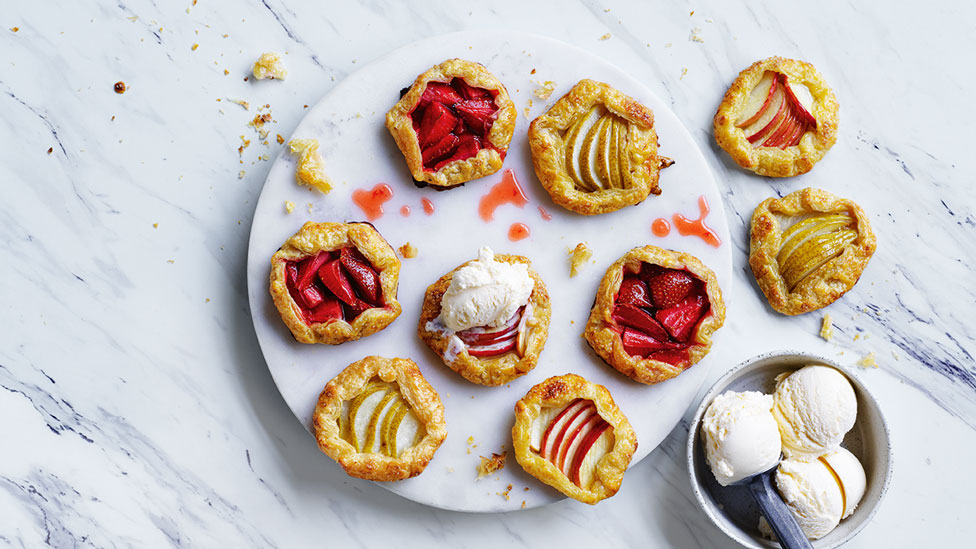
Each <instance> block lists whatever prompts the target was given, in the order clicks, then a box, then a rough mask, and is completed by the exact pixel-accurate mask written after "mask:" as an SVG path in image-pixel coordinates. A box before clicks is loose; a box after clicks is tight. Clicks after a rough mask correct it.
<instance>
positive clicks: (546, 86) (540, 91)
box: [530, 80, 556, 101]
mask: <svg viewBox="0 0 976 549" xmlns="http://www.w3.org/2000/svg"><path fill="white" fill-rule="evenodd" d="M555 89H556V83H555V82H553V81H552V80H546V81H545V82H542V83H541V84H540V86H539V87H538V88H536V89H535V90H534V91H533V92H532V94H533V95H535V96H536V97H538V98H539V99H542V100H543V101H545V100H546V99H549V98H550V97H552V92H553V90H555ZM530 101H531V99H530Z"/></svg>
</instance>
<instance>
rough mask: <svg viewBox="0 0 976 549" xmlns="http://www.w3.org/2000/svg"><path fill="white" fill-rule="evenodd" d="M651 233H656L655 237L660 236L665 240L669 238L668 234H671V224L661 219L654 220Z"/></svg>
mask: <svg viewBox="0 0 976 549" xmlns="http://www.w3.org/2000/svg"><path fill="white" fill-rule="evenodd" d="M651 232H653V233H654V236H660V237H662V238H663V237H665V236H668V233H670V232H671V224H670V223H668V220H667V219H664V218H663V217H659V218H657V219H655V220H654V223H651Z"/></svg>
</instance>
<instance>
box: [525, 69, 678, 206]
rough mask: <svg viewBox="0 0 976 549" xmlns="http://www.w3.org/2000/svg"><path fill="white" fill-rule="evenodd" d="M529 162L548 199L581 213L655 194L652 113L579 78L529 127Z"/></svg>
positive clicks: (660, 163) (657, 160)
mask: <svg viewBox="0 0 976 549" xmlns="http://www.w3.org/2000/svg"><path fill="white" fill-rule="evenodd" d="M529 146H530V147H531V149H532V164H533V165H534V166H535V173H536V175H537V176H538V177H539V181H541V182H542V186H543V187H545V189H546V191H547V192H548V193H549V195H550V196H552V200H553V202H555V203H556V204H559V205H560V206H562V207H564V208H566V209H568V210H572V211H574V212H576V213H579V214H583V215H596V214H601V213H606V212H612V211H616V210H619V209H620V208H623V207H624V206H631V205H633V204H637V203H638V202H640V201H642V200H644V199H645V198H647V195H649V194H652V193H653V194H661V189H660V188H659V187H658V184H657V183H658V173H659V171H660V169H661V168H664V167H667V166H670V165H671V163H672V162H671V160H670V159H668V158H664V157H661V156H658V155H657V146H658V143H657V133H656V132H655V131H654V113H652V112H651V109H649V108H647V107H645V106H644V105H642V104H640V103H638V102H637V101H636V100H634V99H632V98H631V97H628V96H626V95H624V94H623V93H621V92H619V91H617V90H615V89H613V88H611V87H610V86H608V85H607V84H604V83H602V82H595V81H593V80H580V82H579V83H577V84H576V85H575V86H573V89H571V90H569V92H568V93H567V94H566V95H564V96H563V97H562V98H560V99H559V101H556V104H555V105H553V106H552V108H551V109H549V110H548V111H546V112H545V113H544V114H542V115H541V116H539V117H538V118H536V119H535V120H533V121H532V124H531V125H530V126H529Z"/></svg>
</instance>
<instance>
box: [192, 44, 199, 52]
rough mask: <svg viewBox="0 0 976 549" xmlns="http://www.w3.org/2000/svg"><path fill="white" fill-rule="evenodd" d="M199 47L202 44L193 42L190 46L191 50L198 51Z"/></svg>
mask: <svg viewBox="0 0 976 549" xmlns="http://www.w3.org/2000/svg"><path fill="white" fill-rule="evenodd" d="M199 47H200V44H193V45H192V46H190V51H197V48H199Z"/></svg>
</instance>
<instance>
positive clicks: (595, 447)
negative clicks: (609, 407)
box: [569, 418, 613, 489]
mask: <svg viewBox="0 0 976 549" xmlns="http://www.w3.org/2000/svg"><path fill="white" fill-rule="evenodd" d="M612 449H613V429H611V428H610V424H609V423H607V422H606V421H605V420H604V419H603V418H599V421H598V422H597V423H596V425H595V426H594V427H593V428H592V429H590V431H589V432H588V433H587V434H586V438H585V439H584V440H583V441H582V443H581V444H580V445H579V448H577V449H576V453H575V455H574V456H573V463H572V465H570V468H569V480H570V481H572V482H573V484H575V485H577V486H579V487H580V488H584V489H585V488H587V487H589V486H590V484H591V483H592V482H593V473H594V472H595V470H596V465H597V463H599V462H600V459H602V458H603V456H605V455H607V454H608V453H609V452H610V451H611V450H612Z"/></svg>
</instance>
